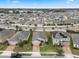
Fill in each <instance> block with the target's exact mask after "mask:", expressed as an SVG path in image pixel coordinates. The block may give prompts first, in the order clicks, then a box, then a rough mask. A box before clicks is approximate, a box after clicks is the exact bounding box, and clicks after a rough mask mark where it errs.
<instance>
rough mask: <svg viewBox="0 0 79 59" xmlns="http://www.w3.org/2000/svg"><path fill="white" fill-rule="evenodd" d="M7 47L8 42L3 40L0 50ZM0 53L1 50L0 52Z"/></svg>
mask: <svg viewBox="0 0 79 59" xmlns="http://www.w3.org/2000/svg"><path fill="white" fill-rule="evenodd" d="M7 47H8V43H7V42H5V43H3V44H0V51H4V50H5V49H6V48H7ZM0 53H2V52H0Z"/></svg>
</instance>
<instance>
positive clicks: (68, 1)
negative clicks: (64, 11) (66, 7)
mask: <svg viewBox="0 0 79 59" xmlns="http://www.w3.org/2000/svg"><path fill="white" fill-rule="evenodd" d="M74 1H75V0H67V1H66V3H68V4H69V3H72V2H74Z"/></svg>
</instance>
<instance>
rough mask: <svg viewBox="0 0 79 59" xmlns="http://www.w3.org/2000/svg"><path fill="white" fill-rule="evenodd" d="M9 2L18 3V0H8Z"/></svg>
mask: <svg viewBox="0 0 79 59" xmlns="http://www.w3.org/2000/svg"><path fill="white" fill-rule="evenodd" d="M8 1H9V2H11V3H20V0H8Z"/></svg>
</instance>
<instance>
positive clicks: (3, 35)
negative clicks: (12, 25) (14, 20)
mask: <svg viewBox="0 0 79 59" xmlns="http://www.w3.org/2000/svg"><path fill="white" fill-rule="evenodd" d="M14 34H15V31H14V30H2V31H0V43H4V42H5V41H7V39H9V38H11V37H12V36H13V35H14Z"/></svg>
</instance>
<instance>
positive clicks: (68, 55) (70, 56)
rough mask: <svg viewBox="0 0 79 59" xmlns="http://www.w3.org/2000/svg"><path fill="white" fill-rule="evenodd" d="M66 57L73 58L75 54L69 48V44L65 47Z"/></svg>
mask: <svg viewBox="0 0 79 59" xmlns="http://www.w3.org/2000/svg"><path fill="white" fill-rule="evenodd" d="M63 51H64V55H65V57H66V58H73V54H72V52H71V49H70V47H69V44H65V45H64V46H63Z"/></svg>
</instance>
